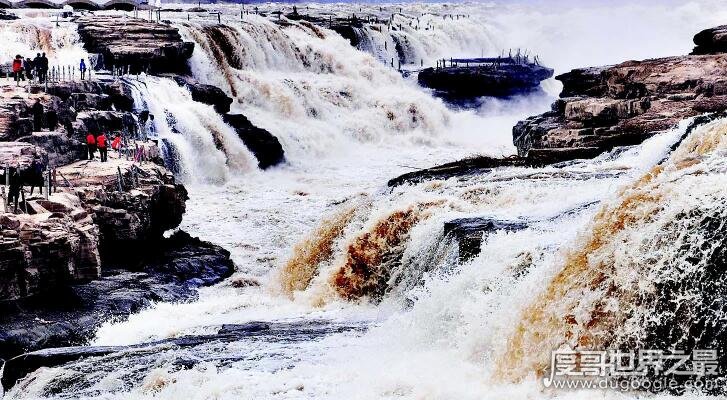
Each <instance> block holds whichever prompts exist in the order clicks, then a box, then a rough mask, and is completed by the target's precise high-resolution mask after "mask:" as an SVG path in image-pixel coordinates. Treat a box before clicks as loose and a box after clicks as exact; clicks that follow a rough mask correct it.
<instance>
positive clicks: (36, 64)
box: [33, 53, 43, 83]
mask: <svg viewBox="0 0 727 400" xmlns="http://www.w3.org/2000/svg"><path fill="white" fill-rule="evenodd" d="M42 66H43V59H42V58H40V53H36V54H35V58H34V59H33V68H35V76H37V77H38V83H43V68H42Z"/></svg>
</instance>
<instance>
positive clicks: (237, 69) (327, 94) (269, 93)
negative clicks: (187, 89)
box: [177, 16, 453, 163]
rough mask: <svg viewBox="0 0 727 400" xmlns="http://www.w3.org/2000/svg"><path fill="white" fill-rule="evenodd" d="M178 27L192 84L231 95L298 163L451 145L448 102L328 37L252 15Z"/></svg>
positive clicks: (307, 26)
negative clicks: (373, 149)
mask: <svg viewBox="0 0 727 400" xmlns="http://www.w3.org/2000/svg"><path fill="white" fill-rule="evenodd" d="M177 26H178V27H179V28H180V30H181V32H182V34H183V36H184V37H185V38H186V39H187V40H191V41H194V42H195V44H196V49H197V50H196V51H195V52H194V54H193V56H192V59H191V61H190V65H191V69H192V71H193V73H194V75H195V77H196V78H197V79H199V80H200V81H202V82H205V83H210V84H214V85H217V86H219V87H222V88H223V89H224V90H226V91H227V92H228V94H230V95H232V96H233V98H235V100H236V101H235V102H234V103H233V108H234V109H237V110H239V111H241V112H243V113H244V114H245V115H247V116H248V117H249V118H250V119H251V121H252V122H253V123H255V124H256V125H258V126H260V127H262V128H265V129H267V130H269V131H270V132H271V133H273V134H274V135H276V136H277V137H278V138H279V139H280V141H281V143H282V144H283V148H284V149H285V151H286V155H287V159H288V160H290V161H291V162H292V163H296V162H302V161H305V160H309V161H316V162H317V160H318V159H319V158H320V156H323V155H325V156H336V155H348V154H350V151H351V150H352V149H355V147H356V145H358V144H364V145H366V144H376V145H377V146H384V147H392V148H393V147H400V146H406V147H412V146H421V145H430V144H435V143H442V142H446V141H447V140H450V138H443V137H441V136H440V135H441V133H442V132H446V131H448V130H449V129H450V124H451V120H452V118H453V113H452V112H451V111H449V110H447V108H446V107H445V106H444V104H442V103H441V102H440V101H438V100H435V99H433V98H432V97H431V96H428V95H427V94H426V93H424V92H422V91H421V90H419V89H417V88H416V87H414V85H413V84H412V83H409V82H406V81H405V80H403V79H402V78H401V76H399V75H398V74H397V73H396V72H395V71H392V70H391V69H390V68H388V67H386V66H384V65H382V64H381V63H379V62H377V61H376V60H375V59H374V58H373V57H371V56H370V55H368V54H366V53H363V52H360V51H357V50H356V49H354V48H352V47H351V46H350V45H349V44H348V43H347V42H346V41H345V40H344V39H342V38H340V37H339V36H338V35H336V34H335V33H333V32H331V31H328V30H325V29H321V28H317V27H314V26H313V25H310V24H306V23H292V24H291V25H290V26H287V27H281V26H279V25H277V24H275V23H273V22H271V21H269V20H268V19H266V18H262V17H254V16H251V17H249V18H247V19H246V20H245V21H244V23H242V24H239V25H234V26H233V25H214V26H210V25H204V24H202V25H200V24H194V23H187V22H181V23H178V24H177Z"/></svg>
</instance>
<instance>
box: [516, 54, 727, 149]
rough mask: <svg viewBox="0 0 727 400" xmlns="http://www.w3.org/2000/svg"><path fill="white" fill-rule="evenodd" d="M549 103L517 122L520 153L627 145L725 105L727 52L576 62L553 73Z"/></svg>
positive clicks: (608, 147) (715, 110) (718, 109)
mask: <svg viewBox="0 0 727 400" xmlns="http://www.w3.org/2000/svg"><path fill="white" fill-rule="evenodd" d="M556 79H558V80H560V81H561V82H563V91H562V93H561V99H559V100H558V101H556V102H555V103H554V104H553V107H552V110H551V111H549V112H547V113H544V114H541V115H537V116H533V117H530V118H528V119H526V120H524V121H520V122H519V123H518V124H517V125H516V126H515V127H514V128H513V142H514V144H515V146H516V147H517V149H518V153H519V154H520V155H521V156H527V155H529V153H530V152H531V151H535V152H537V153H538V154H540V155H541V156H546V155H547V154H548V153H550V155H551V156H552V157H556V156H557V155H559V154H560V155H562V156H563V158H562V160H566V159H569V156H570V155H571V154H575V153H573V152H567V151H564V149H591V150H592V152H594V153H596V154H597V153H599V152H603V151H608V150H610V149H612V148H614V147H616V146H624V145H633V144H638V143H640V142H642V141H643V140H644V139H646V138H648V137H649V136H651V135H654V134H655V133H657V132H660V131H663V130H667V129H670V128H672V127H675V126H676V125H677V124H678V123H679V121H681V120H683V119H685V118H688V117H692V116H695V115H699V114H702V113H706V112H718V111H723V110H725V109H727V55H725V54H715V55H689V56H679V57H667V58H659V59H652V60H645V61H627V62H624V63H622V64H618V65H614V66H610V67H598V68H584V69H576V70H573V71H571V72H568V73H566V74H563V75H560V76H558V77H556Z"/></svg>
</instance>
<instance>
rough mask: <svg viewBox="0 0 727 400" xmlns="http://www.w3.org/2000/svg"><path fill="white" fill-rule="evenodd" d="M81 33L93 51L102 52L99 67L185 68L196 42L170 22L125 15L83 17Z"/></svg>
mask: <svg viewBox="0 0 727 400" xmlns="http://www.w3.org/2000/svg"><path fill="white" fill-rule="evenodd" d="M76 22H77V23H78V33H79V35H80V37H81V40H82V41H83V43H84V47H85V48H86V50H88V51H89V52H90V53H97V54H100V56H101V57H100V59H99V61H98V63H96V65H94V67H95V68H96V69H101V68H105V69H112V68H114V67H121V68H125V69H126V68H127V67H128V68H129V72H130V73H132V74H136V73H139V72H142V71H146V72H152V73H154V72H157V73H159V72H185V71H186V70H187V59H188V58H189V57H191V56H192V51H193V50H194V43H190V42H185V41H183V40H182V37H181V35H180V34H179V31H178V30H177V29H176V28H174V27H172V26H169V25H166V24H161V23H156V22H151V21H146V20H144V19H138V18H129V17H126V16H99V15H94V16H91V17H81V18H79V19H78V20H77V21H76Z"/></svg>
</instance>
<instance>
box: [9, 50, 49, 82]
mask: <svg viewBox="0 0 727 400" xmlns="http://www.w3.org/2000/svg"><path fill="white" fill-rule="evenodd" d="M13 76H14V77H15V82H16V83H17V84H18V85H19V84H20V81H21V80H22V81H24V80H25V79H26V78H27V79H28V80H29V81H32V80H33V79H37V80H38V82H39V83H44V82H45V81H46V80H47V79H48V57H46V56H45V53H37V54H36V55H35V58H34V59H32V60H31V59H30V57H28V58H23V56H21V55H20V54H18V55H16V56H15V59H14V60H13Z"/></svg>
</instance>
